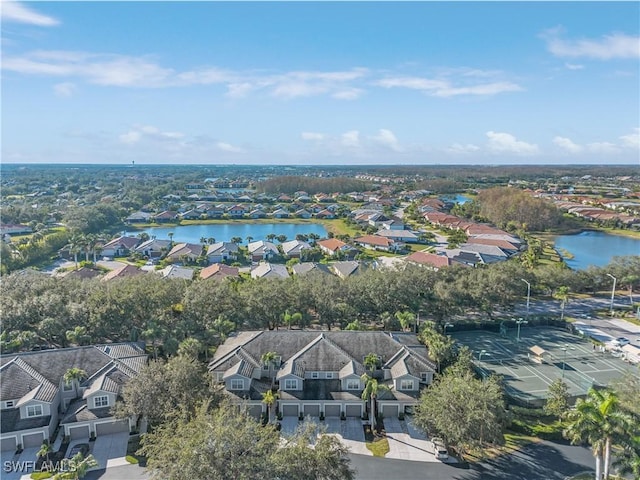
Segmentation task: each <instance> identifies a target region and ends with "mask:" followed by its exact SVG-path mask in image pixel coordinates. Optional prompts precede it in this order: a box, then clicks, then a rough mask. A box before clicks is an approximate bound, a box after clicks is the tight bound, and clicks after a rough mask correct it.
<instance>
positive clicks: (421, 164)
mask: <svg viewBox="0 0 640 480" xmlns="http://www.w3.org/2000/svg"><path fill="white" fill-rule="evenodd" d="M4 165H6V166H9V165H11V166H45V165H62V166H104V167H298V168H317V167H340V168H350V167H535V166H540V167H632V166H637V167H640V160H639V161H638V163H637V164H636V163H429V164H424V163H357V164H352V165H345V164H337V163H332V164H297V163H180V164H175V163H135V164H134V163H75V162H26V163H25V162H0V168H2V166H4Z"/></svg>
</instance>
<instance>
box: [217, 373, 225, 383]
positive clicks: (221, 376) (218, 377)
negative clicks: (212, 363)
mask: <svg viewBox="0 0 640 480" xmlns="http://www.w3.org/2000/svg"><path fill="white" fill-rule="evenodd" d="M223 377H224V372H216V381H217V382H223V381H224V378H223Z"/></svg>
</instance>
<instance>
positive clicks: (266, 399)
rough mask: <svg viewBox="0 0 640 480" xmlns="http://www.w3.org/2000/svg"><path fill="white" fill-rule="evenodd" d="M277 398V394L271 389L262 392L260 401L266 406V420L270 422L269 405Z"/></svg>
mask: <svg viewBox="0 0 640 480" xmlns="http://www.w3.org/2000/svg"><path fill="white" fill-rule="evenodd" d="M277 400H278V394H277V393H274V392H273V390H271V389H269V390H267V391H266V392H264V393H263V394H262V403H264V404H265V405H266V406H267V418H268V419H269V420H268V421H269V422H271V407H272V406H273V405H274V404H275V403H276V401H277Z"/></svg>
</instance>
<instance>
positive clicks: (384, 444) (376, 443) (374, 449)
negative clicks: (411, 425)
mask: <svg viewBox="0 0 640 480" xmlns="http://www.w3.org/2000/svg"><path fill="white" fill-rule="evenodd" d="M364 441H365V446H366V447H367V450H369V451H370V452H371V453H372V454H373V456H374V457H384V456H385V455H386V454H387V453H389V440H387V437H386V436H385V435H380V434H374V433H373V432H372V431H371V426H370V425H365V426H364Z"/></svg>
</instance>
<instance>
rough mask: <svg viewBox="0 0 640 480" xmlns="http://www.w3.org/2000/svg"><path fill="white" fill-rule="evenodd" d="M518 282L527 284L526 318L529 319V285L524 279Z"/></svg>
mask: <svg viewBox="0 0 640 480" xmlns="http://www.w3.org/2000/svg"><path fill="white" fill-rule="evenodd" d="M520 280H522V281H523V282H524V283H526V284H527V318H529V299H530V298H531V284H530V283H529V282H527V281H526V280H525V279H524V278H521V279H520Z"/></svg>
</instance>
